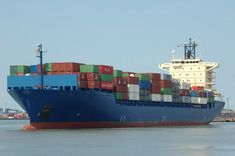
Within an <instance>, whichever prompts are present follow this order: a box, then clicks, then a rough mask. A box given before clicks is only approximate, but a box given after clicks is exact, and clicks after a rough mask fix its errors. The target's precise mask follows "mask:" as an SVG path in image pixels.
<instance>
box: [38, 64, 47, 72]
mask: <svg viewBox="0 0 235 156" xmlns="http://www.w3.org/2000/svg"><path fill="white" fill-rule="evenodd" d="M44 66H45V65H44V64H43V65H42V72H43V73H44ZM40 67H41V65H40V64H38V73H40V72H41V71H40V70H41V69H40Z"/></svg>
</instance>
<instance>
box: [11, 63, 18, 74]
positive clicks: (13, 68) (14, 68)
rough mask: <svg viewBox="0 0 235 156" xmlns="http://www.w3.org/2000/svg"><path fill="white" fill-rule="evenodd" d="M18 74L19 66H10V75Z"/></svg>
mask: <svg viewBox="0 0 235 156" xmlns="http://www.w3.org/2000/svg"><path fill="white" fill-rule="evenodd" d="M16 73H17V65H11V66H10V75H16Z"/></svg>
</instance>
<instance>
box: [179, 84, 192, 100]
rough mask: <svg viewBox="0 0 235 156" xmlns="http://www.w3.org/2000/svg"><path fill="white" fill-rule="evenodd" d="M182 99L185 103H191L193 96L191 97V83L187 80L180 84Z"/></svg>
mask: <svg viewBox="0 0 235 156" xmlns="http://www.w3.org/2000/svg"><path fill="white" fill-rule="evenodd" d="M179 94H180V100H181V102H183V103H190V102H191V98H190V83H187V82H182V83H181V85H180V90H179Z"/></svg>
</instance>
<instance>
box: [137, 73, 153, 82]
mask: <svg viewBox="0 0 235 156" xmlns="http://www.w3.org/2000/svg"><path fill="white" fill-rule="evenodd" d="M135 77H139V80H140V81H150V75H149V74H142V73H137V74H135Z"/></svg>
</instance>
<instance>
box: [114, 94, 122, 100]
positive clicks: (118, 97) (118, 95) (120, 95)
mask: <svg viewBox="0 0 235 156" xmlns="http://www.w3.org/2000/svg"><path fill="white" fill-rule="evenodd" d="M114 94H115V98H116V99H117V100H123V93H120V92H117V93H114Z"/></svg>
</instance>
